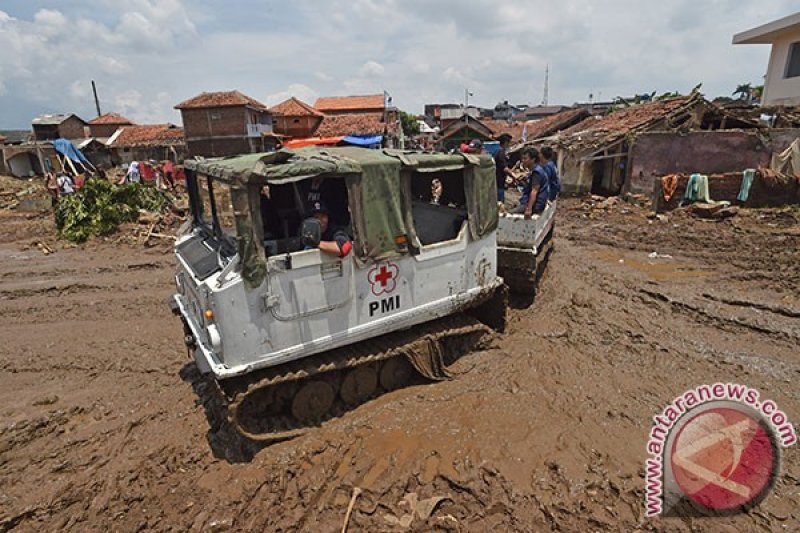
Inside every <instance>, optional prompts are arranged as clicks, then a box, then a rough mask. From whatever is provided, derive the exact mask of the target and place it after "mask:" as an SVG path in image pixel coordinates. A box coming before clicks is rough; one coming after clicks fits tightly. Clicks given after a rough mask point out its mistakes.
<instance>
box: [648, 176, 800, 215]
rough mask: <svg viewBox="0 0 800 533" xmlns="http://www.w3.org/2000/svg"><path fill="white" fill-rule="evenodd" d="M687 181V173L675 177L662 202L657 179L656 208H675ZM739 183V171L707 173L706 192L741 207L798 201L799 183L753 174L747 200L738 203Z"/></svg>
mask: <svg viewBox="0 0 800 533" xmlns="http://www.w3.org/2000/svg"><path fill="white" fill-rule="evenodd" d="M688 182H689V176H688V175H682V176H681V177H680V178H678V188H677V190H676V191H675V194H674V195H673V197H672V198H671V199H670V201H669V202H665V201H664V197H663V195H662V194H661V185H660V184H661V180H660V178H659V180H657V181H656V182H655V183H654V185H653V186H654V188H655V191H654V195H655V196H657V207H656V211H659V212H661V211H669V210H672V209H675V208H676V207H678V206H679V205H680V203H681V201H682V200H683V194H684V191H686V184H687V183H688ZM741 186H742V172H726V173H724V174H712V175H710V176H708V193H709V195H710V196H711V199H712V200H715V201H723V200H725V201H728V202H730V203H731V204H732V205H744V206H745V207H768V206H779V205H786V204H794V203H800V182H798V181H797V180H796V179H793V180H789V181H785V182H783V181H781V182H774V181H769V180H764V179H761V178H758V177H756V179H755V180H754V181H753V185H752V186H751V187H750V195H749V196H748V198H747V202H745V203H744V204H742V203H741V202H739V201H738V200H737V199H736V197H737V196H738V195H739V189H740V188H741Z"/></svg>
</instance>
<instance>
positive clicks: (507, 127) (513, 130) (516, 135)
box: [481, 119, 525, 143]
mask: <svg viewBox="0 0 800 533" xmlns="http://www.w3.org/2000/svg"><path fill="white" fill-rule="evenodd" d="M481 122H483V124H484V125H485V126H486V127H488V128H489V129H490V130H492V133H493V134H494V138H495V139H496V138H498V137H499V136H500V135H501V134H503V133H508V134H509V135H511V142H512V143H515V142H517V141H519V140H520V138H521V137H522V128H524V127H525V123H524V122H511V123H509V122H508V121H506V120H489V119H483V120H481Z"/></svg>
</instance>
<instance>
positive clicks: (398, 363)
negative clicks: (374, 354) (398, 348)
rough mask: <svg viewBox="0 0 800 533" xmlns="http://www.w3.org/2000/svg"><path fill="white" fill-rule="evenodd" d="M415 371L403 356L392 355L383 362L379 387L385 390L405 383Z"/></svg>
mask: <svg viewBox="0 0 800 533" xmlns="http://www.w3.org/2000/svg"><path fill="white" fill-rule="evenodd" d="M415 373H416V371H415V370H414V367H413V366H411V363H409V362H408V359H406V358H405V357H392V358H391V359H388V360H387V361H386V362H384V363H383V366H382V367H381V372H380V382H381V387H383V388H384V389H386V390H387V391H391V390H395V389H399V388H400V387H403V386H405V385H407V384H408V383H409V382H410V381H411V379H412V378H413V376H414V374H415Z"/></svg>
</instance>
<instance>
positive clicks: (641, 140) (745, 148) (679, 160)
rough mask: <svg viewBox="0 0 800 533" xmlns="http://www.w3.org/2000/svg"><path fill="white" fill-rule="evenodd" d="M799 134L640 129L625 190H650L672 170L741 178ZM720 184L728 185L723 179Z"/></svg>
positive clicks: (793, 131)
mask: <svg viewBox="0 0 800 533" xmlns="http://www.w3.org/2000/svg"><path fill="white" fill-rule="evenodd" d="M798 138H800V129H785V130H766V131H765V130H748V131H744V130H722V131H719V130H718V131H693V132H689V133H674V132H652V133H642V134H640V135H638V136H637V137H636V138H635V140H634V142H633V143H632V146H631V149H630V158H629V167H630V168H629V174H628V179H627V181H626V183H625V186H624V188H623V192H629V193H632V194H650V193H651V192H652V191H653V189H654V186H655V185H656V182H658V181H659V180H660V179H661V176H665V175H668V174H687V175H688V174H693V173H702V174H709V175H717V174H725V173H730V172H733V173H737V176H738V179H739V181H741V172H742V171H743V170H745V169H747V168H759V167H768V166H769V164H770V160H771V158H772V154H773V153H775V152H781V151H783V150H785V149H786V147H788V146H789V145H790V144H791V143H792V141H794V140H795V139H798ZM687 179H688V178H687ZM685 184H686V182H685V181H684V182H683V185H684V187H685ZM717 186H719V187H726V186H724V185H722V183H720V184H719V185H717ZM681 190H682V189H681ZM736 190H737V192H738V185H737V186H736ZM712 198H714V195H713V191H712ZM733 198H734V199H735V198H736V194H734V195H733ZM715 199H716V198H715ZM722 199H727V198H722Z"/></svg>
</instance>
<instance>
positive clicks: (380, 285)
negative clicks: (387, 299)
mask: <svg viewBox="0 0 800 533" xmlns="http://www.w3.org/2000/svg"><path fill="white" fill-rule="evenodd" d="M399 273H400V269H399V268H397V265H395V264H394V263H388V262H387V263H382V264H380V265H375V266H374V267H372V268H371V269H370V271H369V273H368V274H367V280H368V281H369V282H370V284H371V285H372V294H374V295H375V296H378V295H380V294H389V293H390V292H392V291H393V290H394V289H395V287H396V286H397V282H396V278H397V275H398V274H399Z"/></svg>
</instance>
